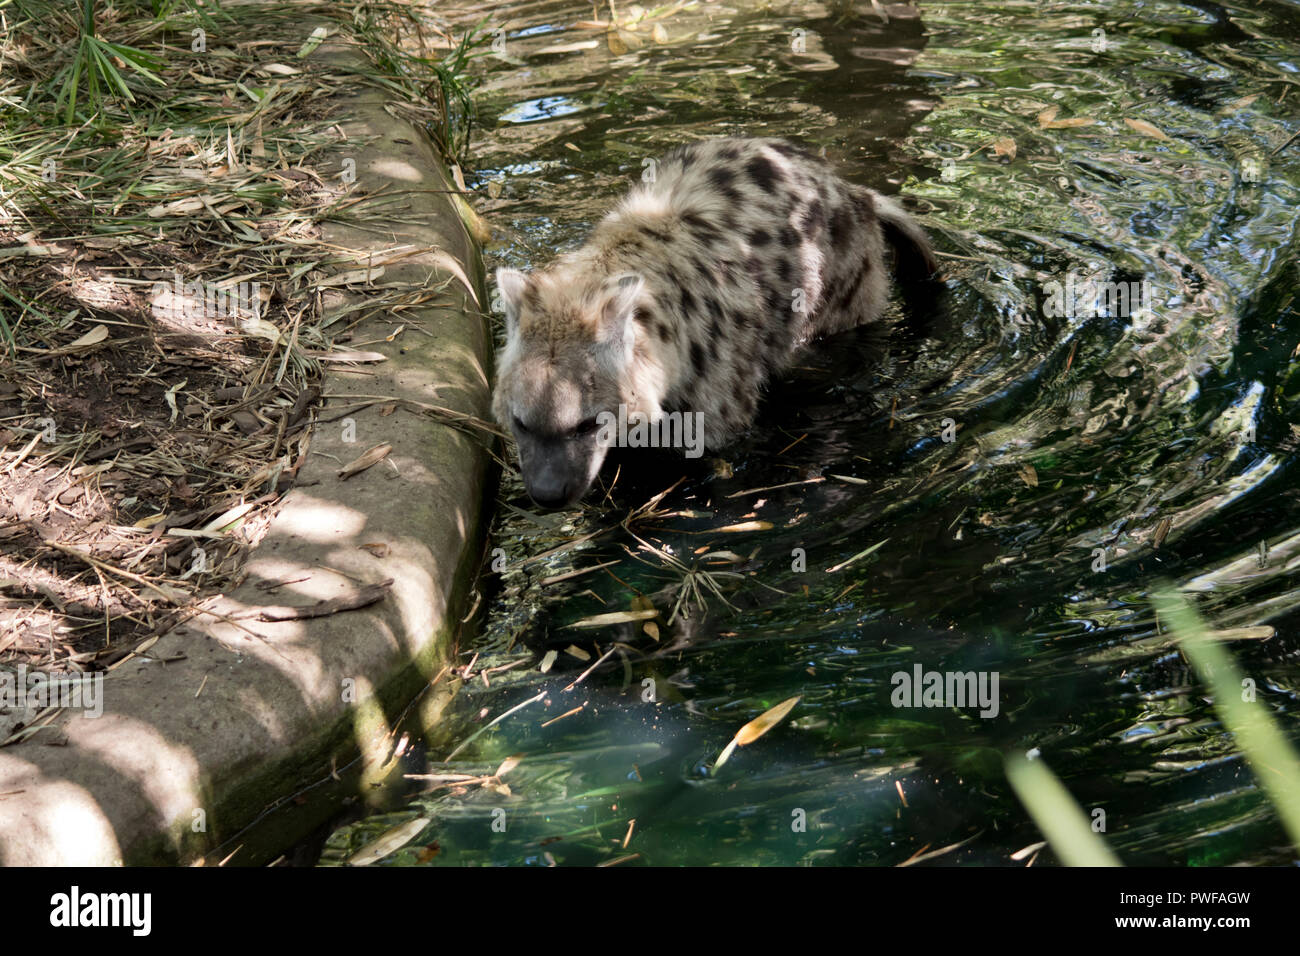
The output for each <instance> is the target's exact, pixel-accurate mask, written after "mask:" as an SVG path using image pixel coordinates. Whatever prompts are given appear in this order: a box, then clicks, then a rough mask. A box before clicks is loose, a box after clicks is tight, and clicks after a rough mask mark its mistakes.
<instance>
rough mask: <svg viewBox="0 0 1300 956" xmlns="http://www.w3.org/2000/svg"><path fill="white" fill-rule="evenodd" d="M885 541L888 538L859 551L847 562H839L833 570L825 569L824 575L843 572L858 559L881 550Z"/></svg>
mask: <svg viewBox="0 0 1300 956" xmlns="http://www.w3.org/2000/svg"><path fill="white" fill-rule="evenodd" d="M887 541H889V539H888V538H886V539H885V540H884V541H877V542H876V543H875V544H873V545H872V546H871V547H869V548H867V549H866V550H865V551H859V552H858V553H857V554H855V555H854V556H853V557H851V558H849V559H848V560H847V561H841V562H840V563H839V564H837V565H835V567H833V568H827V569H826V573H827V574H834V573H835V572H836V571H843V570H844V569H845V568H847V567H848V566H849V565H850V564H852V563H853V562H854V561H857V560H858V559H859V558H865V557H866V556H867V555H869V554H871V553H872V552H873V551H878V550H880V549H881V548H883V547H884V546H885V543H886V542H887Z"/></svg>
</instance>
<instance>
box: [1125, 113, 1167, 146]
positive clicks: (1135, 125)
mask: <svg viewBox="0 0 1300 956" xmlns="http://www.w3.org/2000/svg"><path fill="white" fill-rule="evenodd" d="M1124 122H1125V123H1126V124H1127V125H1128V128H1129V129H1131V130H1134V131H1135V132H1138V133H1141V134H1142V135H1143V136H1152V137H1154V138H1156V139H1165V140H1167V139H1169V137H1168V136H1167V135H1166V134H1165V131H1164V130H1162V129H1160V127H1158V126H1152V125H1151V124H1150V123H1148V122H1147V121H1146V120H1137V119H1129V118H1128V117H1127V116H1126V117H1124Z"/></svg>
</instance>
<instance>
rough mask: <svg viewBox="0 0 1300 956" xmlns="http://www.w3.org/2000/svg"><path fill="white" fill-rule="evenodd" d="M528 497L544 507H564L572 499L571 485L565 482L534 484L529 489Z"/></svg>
mask: <svg viewBox="0 0 1300 956" xmlns="http://www.w3.org/2000/svg"><path fill="white" fill-rule="evenodd" d="M528 497H529V498H532V499H533V501H534V502H536V503H537V505H538V506H539V507H542V508H563V507H564V506H565V505H567V504H568V503H569V502H570V501H571V500H572V496H571V495H570V494H569V486H568V484H567V483H565V482H556V483H554V484H552V483H545V482H544V483H538V484H535V485H532V486H530V487H529V489H528Z"/></svg>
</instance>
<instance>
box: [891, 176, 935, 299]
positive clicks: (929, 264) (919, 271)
mask: <svg viewBox="0 0 1300 956" xmlns="http://www.w3.org/2000/svg"><path fill="white" fill-rule="evenodd" d="M875 206H876V215H877V216H878V217H879V218H880V227H881V229H882V230H883V232H884V234H885V242H887V243H888V244H889V246H890V248H891V249H893V250H894V275H895V277H896V278H897V279H898V282H899V284H900V285H905V286H906V285H917V284H920V283H923V282H925V281H927V280H928V279H930V278H931V277H933V276H934V274H935V273H936V272H938V271H939V262H938V260H937V259H935V257H934V250H933V249H931V248H930V240H929V237H927V236H926V234H925V231H924V230H923V229H922V228H921V227H920V226H919V225H918V224H917V222H916V220H915V219H913V218H912V217H911V216H909V215H908V214H907V213H906V212H904V211H903V207H902V206H900V205H898V203H896V202H894V201H893V200H892V199H887V198H886V197H884V196H880V195H877V196H876V197H875Z"/></svg>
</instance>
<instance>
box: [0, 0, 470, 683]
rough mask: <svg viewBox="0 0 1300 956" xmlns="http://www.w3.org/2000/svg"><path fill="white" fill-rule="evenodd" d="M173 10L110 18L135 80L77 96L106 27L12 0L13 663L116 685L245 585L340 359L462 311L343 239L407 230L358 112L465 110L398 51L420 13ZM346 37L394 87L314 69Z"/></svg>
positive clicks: (7, 53)
mask: <svg viewBox="0 0 1300 956" xmlns="http://www.w3.org/2000/svg"><path fill="white" fill-rule="evenodd" d="M163 6H164V7H165V9H163V11H162V13H161V15H159V16H154V11H153V10H152V9H150V8H149V6H148V5H134V4H122V5H119V6H117V7H115V8H112V9H111V10H109V11H107V12H105V11H98V13H97V16H98V20H97V21H96V22H95V24H94V36H95V41H94V42H95V43H97V44H99V45H100V46H99V48H100V49H106V50H108V51H109V59H108V63H109V64H110V66H111V67H112V68H111V69H108V70H107V73H106V74H104V75H102V76H101V80H102V82H101V83H99V85H98V86H96V85H95V84H92V83H89V82H88V81H87V80H86V77H85V75H84V74H83V75H82V76H81V78H80V79H78V80H77V83H76V84H74V87H75V89H76V90H77V91H78V95H77V96H76V97H75V98H73V99H72V100H69V95H70V94H69V92H68V89H69V82H70V77H73V76H74V74H73V73H72V72H70V71H71V70H73V68H74V67H75V65H76V63H77V59H78V57H79V56H80V55H81V54H80V52H79V51H82V50H84V48H85V43H86V41H85V37H86V30H85V23H84V21H83V20H81V19H80V18H79V16H78V14H77V13H76V11H75V10H74V11H73V12H71V13H70V12H68V11H67V10H65V9H64V7H66V5H64V4H55V3H40V2H26V3H24V2H18V0H14V2H11V3H9V4H7V5H0V19H2V20H3V21H4V22H3V23H0V28H3V40H0V131H2V132H0V353H2V354H3V362H2V364H0V662H4V661H24V662H27V663H29V664H39V665H43V666H50V665H56V666H58V667H60V668H64V669H75V670H82V669H101V668H104V667H111V666H112V665H113V664H114V663H115V662H116V661H120V660H122V659H123V658H124V657H125V656H126V655H127V654H129V653H130V650H131V648H132V647H133V646H138V645H139V643H140V642H141V641H143V640H145V639H147V638H148V637H150V636H151V635H155V634H157V633H160V632H161V631H163V630H165V629H167V628H168V627H170V626H172V625H173V624H174V623H175V622H176V621H177V620H179V619H181V618H183V617H185V616H187V615H192V614H194V613H196V612H197V607H198V605H199V603H200V602H201V601H202V600H204V599H205V598H206V596H208V595H210V594H213V593H216V592H219V591H222V590H226V589H228V588H229V587H231V586H232V585H233V584H234V583H236V582H237V580H238V576H239V568H240V566H241V563H242V559H243V557H244V555H245V554H246V553H247V551H248V550H249V549H250V548H251V547H252V546H253V545H254V544H255V543H256V542H257V541H258V540H259V538H260V536H261V535H262V534H263V533H264V530H265V528H266V526H267V524H268V523H269V520H270V517H271V515H272V513H273V511H274V509H275V507H276V505H277V503H278V501H279V500H280V498H281V496H282V495H283V493H284V492H285V491H286V490H287V488H288V487H289V486H290V485H291V484H292V482H293V480H294V477H295V476H296V475H297V473H298V469H299V468H300V467H301V466H302V464H303V462H304V460H305V458H306V456H307V454H308V449H309V446H310V435H311V426H312V424H313V421H314V419H315V418H316V416H317V415H318V414H319V408H318V400H319V398H320V393H321V385H320V380H321V371H322V367H323V363H324V362H346V361H350V360H355V359H356V358H357V356H356V355H355V353H353V354H349V352H348V349H347V347H346V346H347V345H348V344H349V342H350V339H351V337H352V333H351V330H352V328H353V327H354V326H355V325H356V324H357V323H358V322H360V321H362V320H363V319H365V318H367V317H368V316H371V315H374V314H376V313H380V312H382V313H386V314H389V315H393V316H395V317H396V322H397V323H398V324H403V323H404V324H406V325H407V327H408V328H410V327H411V326H414V325H415V324H416V322H415V320H414V319H413V318H411V316H410V312H409V310H410V309H411V308H412V307H414V306H417V305H420V304H423V303H425V302H428V301H431V300H435V299H437V298H438V297H439V296H440V295H441V294H442V290H440V289H431V290H426V291H422V292H420V293H410V292H400V291H398V290H393V289H380V288H374V287H373V280H374V278H376V277H377V272H373V271H368V270H371V269H374V268H375V267H376V266H380V265H382V263H379V262H376V261H374V260H369V261H363V260H361V259H359V257H358V255H357V254H355V253H353V252H352V251H351V250H348V249H343V248H338V247H335V246H331V245H329V244H327V243H326V242H324V241H323V240H322V236H321V223H322V222H324V221H326V220H328V219H335V220H346V221H354V222H358V221H359V222H364V220H365V217H366V216H368V215H371V214H375V213H379V214H382V209H376V208H365V207H361V206H360V205H359V202H360V199H359V197H358V196H357V195H355V194H354V190H353V188H352V187H351V186H350V184H349V183H347V182H346V181H344V179H343V178H342V177H339V176H338V175H337V163H333V164H329V163H326V162H325V159H326V156H327V151H328V150H329V149H330V148H331V147H333V146H335V145H336V144H337V143H338V142H339V141H340V137H341V135H342V134H341V132H340V131H339V130H338V128H337V126H336V125H335V124H334V121H333V120H332V119H331V117H330V116H329V115H328V112H327V111H328V106H329V103H330V101H331V97H332V96H333V95H334V94H335V93H336V92H338V91H339V90H340V89H342V88H344V87H347V86H349V85H355V84H357V83H374V84H379V85H381V86H383V87H384V88H385V89H386V90H388V91H389V92H391V93H392V94H393V95H394V97H395V98H396V99H397V100H399V101H401V102H403V103H404V104H405V105H407V106H408V107H409V108H410V109H414V110H421V111H424V112H425V113H427V112H428V111H429V110H431V109H432V110H435V111H436V109H437V106H438V104H439V103H442V104H444V105H445V104H446V102H447V96H446V92H445V90H443V88H442V87H439V90H441V91H442V92H441V93H440V96H441V99H440V98H439V96H433V95H431V94H430V93H429V79H428V78H427V77H426V78H424V79H421V78H420V76H419V73H420V69H419V66H420V62H421V61H412V60H410V59H409V58H407V59H403V58H402V56H401V55H400V54H399V53H397V52H396V51H395V48H394V47H392V45H391V43H390V42H388V41H384V40H383V39H382V37H383V36H384V34H385V30H384V25H385V24H386V23H387V24H395V23H398V22H399V21H400V22H401V23H404V24H406V27H405V28H404V29H405V30H406V32H408V33H409V32H411V30H412V29H413V28H412V27H411V24H412V23H414V22H416V21H414V20H413V19H412V17H411V16H409V15H408V14H407V12H406V11H405V10H404V9H403V8H401V7H398V6H395V5H380V6H374V5H368V4H361V3H351V4H348V3H345V4H342V5H339V4H333V5H328V6H327V5H323V4H319V3H315V2H312V3H292V2H274V3H265V4H263V3H259V4H244V5H239V4H229V3H228V4H223V5H222V8H221V11H220V12H218V11H216V10H215V9H212V10H211V12H210V13H208V12H204V11H205V10H208V9H209V8H202V9H200V11H199V12H197V13H196V12H194V11H193V10H187V9H182V8H181V7H180V5H171V6H170V8H166V7H167V6H168V5H163ZM376 11H377V12H376ZM325 20H329V21H332V22H333V23H334V24H335V28H336V29H338V30H340V31H341V32H342V34H343V36H345V37H347V36H352V37H355V38H357V40H358V43H359V45H360V47H361V49H363V50H366V51H367V52H368V53H370V54H371V59H372V62H373V63H374V70H373V71H372V72H367V73H357V72H350V71H341V70H338V71H331V70H326V69H323V68H321V67H320V66H317V65H315V64H314V63H313V61H312V60H309V59H303V58H300V57H299V55H298V54H299V52H300V50H301V49H302V48H303V43H304V40H305V39H306V37H307V33H308V30H307V28H306V27H304V24H306V23H308V22H312V21H325ZM200 28H206V31H207V38H206V43H207V49H206V51H204V52H201V53H199V52H195V51H192V50H191V44H192V42H193V40H192V36H193V35H192V32H191V31H192V30H194V29H200ZM394 32H396V31H394ZM416 32H417V33H419V34H420V36H421V37H423V36H424V34H426V33H427V35H428V42H429V43H430V44H432V45H433V46H434V47H437V46H441V47H444V48H447V47H451V46H453V44H452V43H451V41H450V39H449V38H446V37H445V36H442V35H440V34H439V33H438V31H437V30H435V29H433V28H432V27H423V26H422V27H420V28H419V30H417V31H416ZM104 44H109V46H107V47H106V46H104ZM111 44H117V45H118V47H121V48H123V49H125V48H126V47H130V48H132V49H134V50H141V51H145V52H146V53H147V54H148V55H149V57H150V59H149V60H148V61H147V63H148V65H149V67H150V68H149V69H147V70H141V69H138V68H137V65H138V64H137V63H136V62H135V61H133V60H132V56H131V55H130V54H124V55H123V56H122V57H118V58H117V59H116V60H114V58H113V54H112V50H113V49H116V48H115V47H113V46H112V45H111ZM141 62H145V61H141ZM115 78H116V79H115ZM453 98H454V97H453ZM431 101H432V104H433V105H432V106H431V105H430V103H431ZM447 122H448V125H449V126H450V125H451V121H450V120H448V121H447ZM414 251H415V250H404V249H397V250H393V251H392V252H390V253H389V254H388V259H387V261H389V262H391V261H394V260H396V259H399V258H401V257H402V256H404V255H410V254H412V252H414ZM358 265H362V266H364V267H363V268H361V269H358ZM344 273H351V274H352V275H351V276H350V277H349V278H348V279H347V280H346V281H343V280H341V279H340V275H341V274H344ZM241 290H242V291H243V292H244V293H246V294H245V295H244V296H243V297H242V298H240V297H239V296H237V295H236V296H235V297H234V299H233V301H232V299H231V298H230V297H229V295H223V293H227V294H228V293H232V292H234V293H238V292H239V291H241ZM345 290H346V291H347V292H349V293H352V294H351V295H350V296H347V297H345V295H344V293H345ZM360 344H361V343H356V345H360ZM361 359H362V360H364V356H361ZM422 411H424V412H425V413H427V414H431V415H434V416H435V417H439V419H440V420H443V421H447V422H448V423H450V424H455V425H457V426H458V427H464V428H467V429H468V430H470V431H471V432H476V433H481V432H482V423H477V422H474V421H466V420H463V417H462V420H457V421H452V420H450V419H449V418H448V416H446V415H441V416H440V415H439V412H440V410H438V409H432V408H431V409H422Z"/></svg>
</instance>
